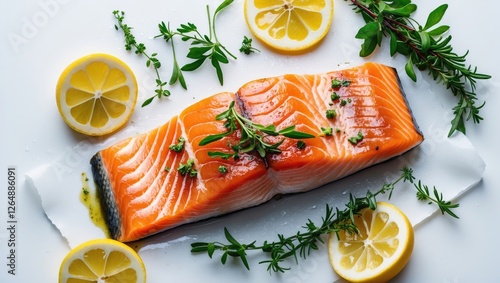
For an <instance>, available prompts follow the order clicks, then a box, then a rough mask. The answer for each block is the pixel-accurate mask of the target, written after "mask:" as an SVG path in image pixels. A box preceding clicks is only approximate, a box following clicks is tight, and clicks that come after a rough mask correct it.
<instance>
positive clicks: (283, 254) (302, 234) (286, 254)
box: [191, 167, 459, 273]
mask: <svg viewBox="0 0 500 283" xmlns="http://www.w3.org/2000/svg"><path fill="white" fill-rule="evenodd" d="M400 171H401V175H400V176H399V177H398V178H397V179H396V180H395V181H393V182H391V183H385V184H384V185H383V186H382V187H381V188H380V189H379V190H378V191H376V192H375V193H372V192H370V191H367V193H366V195H365V196H364V197H355V196H353V195H352V194H351V195H350V196H349V202H348V203H347V204H346V207H345V208H344V209H343V210H340V209H338V208H335V209H333V208H331V207H330V206H329V205H326V212H325V216H324V217H322V219H321V224H320V225H319V226H318V225H316V224H315V223H314V222H312V221H311V220H310V219H309V220H308V222H307V223H306V225H305V226H303V228H304V229H305V230H304V231H299V232H297V233H296V234H294V235H291V236H288V237H286V236H284V235H282V234H278V235H277V237H278V239H277V240H276V241H263V242H262V244H257V241H253V242H251V243H249V244H242V243H240V242H238V241H237V240H236V239H235V238H234V236H233V235H231V233H230V232H229V230H228V229H227V228H224V237H225V238H226V240H227V242H218V241H216V242H210V243H209V242H195V243H192V244H191V252H192V253H207V254H208V256H209V257H210V258H213V256H214V254H215V252H216V251H219V252H221V253H222V255H221V262H222V264H225V263H226V262H227V259H228V257H229V256H230V257H233V258H237V259H239V260H241V262H242V263H243V265H244V266H245V267H246V268H247V269H250V265H249V263H248V259H247V256H248V252H251V251H256V252H258V251H260V252H262V253H263V254H265V255H266V256H267V257H268V259H266V260H263V261H261V262H259V264H266V265H267V270H268V271H270V272H282V273H284V272H285V271H287V270H289V269H290V267H286V266H284V262H285V260H287V259H289V258H291V259H293V260H295V262H296V263H298V258H299V257H301V258H303V259H306V258H307V257H308V256H309V254H310V252H311V251H313V250H318V249H319V244H324V240H323V238H322V235H325V234H329V233H336V234H337V236H338V233H339V232H341V231H346V232H348V233H358V228H357V227H356V226H355V225H354V224H353V223H354V216H355V215H359V212H360V211H361V210H362V209H364V208H368V207H369V208H370V209H376V207H377V199H376V198H377V196H379V195H381V194H386V193H388V194H389V199H390V198H391V196H392V193H393V191H394V189H395V186H396V184H398V183H400V182H409V183H411V184H413V185H414V187H415V188H416V189H417V198H418V199H419V200H426V201H429V203H436V204H437V205H438V206H439V208H440V209H441V212H442V213H443V214H444V213H447V214H449V215H450V216H452V217H455V218H458V216H457V215H456V214H455V213H453V212H452V209H455V208H457V207H458V206H459V204H451V203H450V202H449V201H445V200H443V196H442V194H440V193H439V192H438V191H437V190H436V188H434V193H433V195H432V194H431V193H430V192H429V190H428V188H427V186H424V185H422V183H421V181H418V183H415V177H414V175H413V170H412V169H411V168H408V167H404V168H403V169H401V170H400Z"/></svg>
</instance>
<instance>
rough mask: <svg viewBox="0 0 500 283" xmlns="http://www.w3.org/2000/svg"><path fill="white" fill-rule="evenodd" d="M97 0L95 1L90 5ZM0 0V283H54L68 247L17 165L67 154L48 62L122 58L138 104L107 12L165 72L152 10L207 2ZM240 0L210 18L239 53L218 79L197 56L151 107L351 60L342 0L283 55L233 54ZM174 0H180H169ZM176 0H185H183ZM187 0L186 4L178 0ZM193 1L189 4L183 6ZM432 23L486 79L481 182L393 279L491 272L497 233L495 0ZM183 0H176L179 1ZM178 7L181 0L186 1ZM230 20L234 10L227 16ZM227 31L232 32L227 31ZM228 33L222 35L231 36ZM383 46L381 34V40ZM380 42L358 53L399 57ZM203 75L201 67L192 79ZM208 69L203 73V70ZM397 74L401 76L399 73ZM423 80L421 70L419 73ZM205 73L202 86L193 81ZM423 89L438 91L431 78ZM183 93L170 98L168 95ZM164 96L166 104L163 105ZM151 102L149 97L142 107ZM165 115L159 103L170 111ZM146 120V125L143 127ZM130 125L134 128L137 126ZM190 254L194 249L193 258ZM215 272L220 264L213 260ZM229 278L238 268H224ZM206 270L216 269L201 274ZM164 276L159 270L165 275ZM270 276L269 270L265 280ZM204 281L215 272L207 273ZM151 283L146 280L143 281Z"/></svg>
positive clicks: (352, 18) (437, 222)
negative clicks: (10, 240)
mask: <svg viewBox="0 0 500 283" xmlns="http://www.w3.org/2000/svg"><path fill="white" fill-rule="evenodd" d="M101 2H103V3H101ZM173 2H174V1H128V2H127V3H123V2H121V1H85V2H83V1H74V0H73V1H71V0H64V1H62V0H60V1H57V0H40V1H27V0H23V1H12V2H7V1H2V2H1V3H0V11H2V12H3V15H2V17H1V18H0V36H1V38H0V50H2V55H1V57H0V58H1V61H0V64H1V65H0V68H1V69H0V71H1V72H0V74H1V76H0V109H1V111H0V113H1V114H0V115H1V116H0V117H1V119H0V133H1V134H0V140H1V142H0V145H1V147H0V164H1V165H0V170H2V173H1V175H0V176H2V178H3V179H4V180H5V179H6V175H5V174H6V170H7V168H8V166H15V167H16V168H17V173H18V189H17V206H16V207H17V209H18V210H17V213H16V216H17V219H18V221H19V222H18V230H17V235H16V242H17V245H18V253H17V259H18V262H17V266H16V267H17V268H16V273H17V275H16V276H10V275H8V274H7V267H6V261H7V259H6V257H7V255H8V254H7V244H6V242H5V241H6V240H7V237H8V234H7V231H6V228H3V226H6V225H7V223H6V222H7V216H6V212H7V211H6V208H5V206H6V201H4V199H5V198H6V184H5V183H6V182H5V181H2V182H3V185H1V186H2V189H1V190H0V191H1V192H3V193H2V196H0V200H1V201H0V221H1V222H2V224H0V225H2V226H0V227H1V230H0V258H1V260H0V263H1V264H0V266H1V267H0V281H1V282H13V283H14V282H16V283H17V282H55V281H56V280H57V271H58V268H59V264H60V262H61V260H62V258H63V257H64V256H65V255H66V253H67V252H68V250H69V247H68V245H67V244H66V242H65V240H64V239H63V238H62V237H61V236H60V234H59V233H58V231H57V229H56V228H55V227H54V226H53V225H52V224H51V223H50V221H49V220H48V219H47V218H46V216H45V214H44V212H43V209H42V207H41V205H40V200H39V197H38V195H37V194H36V193H34V192H33V191H29V190H27V186H26V184H25V180H24V177H23V175H24V174H25V173H26V172H28V171H30V170H31V169H33V168H36V167H37V166H39V165H41V164H45V163H48V162H50V161H52V160H53V159H54V158H55V157H57V156H61V155H64V154H68V150H71V148H72V147H73V146H74V145H75V144H76V143H78V142H81V141H83V140H85V137H83V136H81V135H78V134H75V133H74V132H72V131H71V130H69V128H68V127H67V126H66V125H65V124H64V122H63V121H62V119H61V118H60V116H59V113H58V112H57V108H56V104H55V101H54V89H55V84H56V81H57V78H58V76H59V74H60V72H61V71H62V70H63V69H64V68H65V67H66V65H67V64H69V63H70V62H71V61H73V60H74V59H76V58H78V57H80V56H83V55H86V54H89V53H93V52H107V53H110V54H113V55H115V56H118V57H119V58H121V59H123V60H124V61H125V62H127V63H128V64H129V65H130V66H131V68H132V69H133V70H134V71H135V72H136V75H137V79H138V83H139V85H140V98H139V103H141V102H142V101H143V100H144V99H145V98H146V97H149V96H151V95H152V92H153V89H154V82H153V81H152V79H153V77H152V72H151V70H147V69H146V68H145V67H144V60H142V59H143V58H137V57H136V56H135V55H132V54H130V53H128V52H127V51H125V50H124V49H123V36H122V34H121V33H118V32H116V31H115V30H114V27H113V24H114V23H115V22H114V19H113V16H112V15H111V11H113V10H114V9H122V10H124V11H126V12H127V17H126V22H127V23H129V24H130V25H131V26H133V27H134V28H135V30H134V32H135V34H136V37H137V39H138V40H139V41H140V42H144V43H145V44H146V46H148V48H150V49H151V51H158V52H160V54H162V55H163V56H164V57H163V58H166V59H165V62H166V63H165V67H164V71H167V72H169V71H170V61H169V60H170V57H169V56H170V54H169V52H170V50H169V49H167V48H165V45H163V42H161V41H160V40H152V39H151V38H152V36H154V35H156V34H157V30H156V24H157V23H159V22H160V21H162V20H165V21H171V22H172V25H173V26H177V25H178V24H180V23H184V22H187V21H192V22H196V23H197V25H198V26H199V27H200V28H201V27H205V23H206V20H205V19H206V18H205V4H209V5H210V6H211V7H212V10H214V9H215V7H216V6H217V4H218V3H219V1H215V0H211V1H194V0H193V1H175V2H178V3H173ZM242 2H243V1H235V3H233V4H232V6H231V7H230V9H228V10H227V11H225V13H222V14H221V15H220V17H219V22H218V30H220V31H219V39H220V40H221V41H222V42H223V43H225V44H226V45H227V46H228V47H229V48H230V50H232V51H233V52H234V53H235V54H236V55H237V56H238V57H239V58H238V60H237V61H236V62H231V63H230V65H228V66H224V67H223V68H224V75H225V84H224V86H223V87H221V86H218V85H217V83H216V78H215V75H214V74H213V72H212V70H209V66H206V68H205V69H207V71H206V72H200V73H193V74H188V75H187V77H186V79H187V80H188V83H189V84H190V85H189V86H188V87H189V91H188V92H184V91H182V90H180V89H179V88H178V87H173V88H172V91H173V97H172V99H171V100H165V101H162V102H161V103H158V102H155V103H156V105H155V106H154V107H165V109H168V110H172V109H175V107H177V108H179V109H183V108H184V107H185V106H186V105H188V104H190V103H192V102H194V101H196V99H198V98H200V97H204V96H206V95H207V93H210V94H211V93H215V92H217V91H220V90H234V89H236V88H237V87H238V86H240V85H241V84H242V83H244V82H246V81H248V80H250V79H254V78H257V77H262V76H270V75H280V74H283V73H287V72H295V73H317V72H323V71H328V70H331V69H336V68H339V66H340V67H348V66H346V62H349V63H350V64H352V65H356V64H358V63H362V62H363V60H362V59H360V58H359V57H357V52H358V49H357V48H359V45H360V44H361V42H360V41H358V40H355V39H354V35H355V32H356V31H357V29H358V28H359V27H360V25H361V24H362V21H361V19H360V18H359V15H355V14H354V13H352V11H351V10H350V7H349V6H348V5H347V2H345V1H338V0H336V1H335V5H336V11H335V19H334V23H333V26H332V29H331V31H330V34H329V35H328V37H327V39H326V40H325V42H323V44H322V45H321V46H320V48H318V49H317V50H315V52H314V53H312V54H308V55H304V56H299V57H287V56H279V55H277V54H274V53H272V52H270V51H268V50H266V49H265V48H264V47H262V46H261V45H260V44H258V43H255V46H256V47H259V48H260V49H262V51H263V52H262V53H261V54H257V55H256V56H252V57H245V56H244V55H242V54H239V52H237V50H238V48H239V45H240V42H241V38H242V36H243V34H242V33H241V32H243V33H244V34H247V35H249V32H247V31H246V27H245V25H244V22H243V19H242V14H240V15H241V17H240V16H238V17H234V13H241V6H242ZM430 2H431V1H418V2H416V4H418V6H419V12H417V13H416V14H415V17H416V18H417V19H419V20H420V21H421V22H422V23H423V22H424V21H425V16H426V15H427V14H428V12H429V11H431V10H432V9H433V8H434V7H437V6H438V5H439V4H441V3H445V2H444V1H432V3H430ZM181 3H182V4H181ZM184 3H186V4H184ZM188 3H190V4H188ZM193 3H195V4H193ZM449 4H450V7H449V9H448V11H447V14H446V15H445V18H444V20H443V23H446V24H449V25H450V26H451V34H452V35H453V40H452V45H453V46H454V47H455V51H456V52H457V53H459V54H462V53H464V52H465V51H466V50H470V54H469V55H468V57H467V58H468V62H469V63H471V64H473V65H477V66H478V67H479V71H480V72H484V73H488V74H491V75H492V76H493V78H492V79H491V80H489V81H487V82H480V83H479V86H478V91H480V92H481V94H480V98H481V99H484V100H486V101H487V104H486V106H485V107H484V108H483V109H482V114H483V117H484V118H485V120H484V121H483V122H481V124H479V125H472V124H469V125H468V134H467V136H468V137H469V139H470V140H471V142H472V143H473V144H474V146H475V147H476V149H477V150H478V152H479V154H480V155H481V157H482V158H483V159H484V161H485V163H486V171H485V173H484V177H483V181H482V182H480V183H479V184H478V185H477V186H475V187H474V188H473V189H471V190H470V191H468V192H467V193H465V194H464V195H462V196H461V197H460V198H459V200H458V201H459V202H460V209H459V210H458V211H457V212H458V214H459V215H460V217H461V219H460V220H453V219H451V218H449V217H441V216H440V215H435V216H433V217H431V218H430V219H429V220H428V221H426V223H424V225H420V226H419V227H418V228H417V229H416V243H415V249H414V252H413V255H412V258H411V260H410V262H409V264H408V266H407V267H406V268H405V269H404V270H403V272H402V273H401V274H400V275H399V276H398V277H397V278H396V279H395V280H394V281H395V282H443V283H445V282H446V283H447V282H450V283H451V282H453V283H458V282H498V281H499V280H500V275H499V272H498V268H497V266H498V264H496V263H495V262H497V255H498V253H499V252H500V243H499V242H498V240H497V239H498V235H496V234H495V233H494V232H493V231H496V225H497V224H498V220H497V219H496V216H497V215H498V212H497V208H496V205H495V204H496V203H497V200H499V199H500V193H499V191H498V188H497V184H499V183H500V177H499V176H500V175H498V173H497V170H498V168H500V161H499V157H500V153H499V150H498V148H497V147H496V145H497V143H498V142H497V140H498V138H500V134H498V131H497V128H498V127H497V126H495V125H496V123H497V121H498V120H499V119H500V114H499V111H498V110H497V109H498V107H499V106H500V101H499V98H498V93H499V91H500V84H499V79H498V75H500V73H499V71H498V62H499V60H498V58H497V56H496V53H497V51H498V47H500V41H499V39H498V36H497V34H498V31H496V29H495V28H494V27H493V23H494V19H495V17H497V15H496V11H497V10H498V8H499V7H498V4H497V3H496V2H495V1H493V0H488V1H486V0H484V1H475V2H474V4H472V2H470V1H465V0H455V1H451V2H450V3H449ZM186 6H187V7H186ZM188 7H189V8H188ZM235 19H236V20H235ZM235 34H236V35H237V36H236V39H235V38H234V35H235ZM232 36H233V37H232ZM384 44H385V45H387V42H386V41H385V42H384ZM387 53H388V52H387V49H385V48H383V49H382V50H379V51H378V52H377V55H376V56H374V57H371V58H369V60H373V61H378V62H381V63H385V64H390V65H394V66H397V67H401V63H402V62H403V61H402V58H396V59H392V58H389V57H388V56H387ZM254 64H261V66H262V71H261V72H260V71H259V72H258V73H256V74H248V73H247V72H246V67H248V66H250V67H252V66H254ZM202 76H203V77H202ZM205 76H213V78H210V77H208V79H207V77H205ZM402 79H403V80H408V79H407V78H406V77H405V76H404V75H402ZM422 79H423V80H425V81H428V82H429V83H430V84H431V85H434V83H433V82H432V80H429V79H427V78H426V77H425V76H424V77H423V78H422ZM205 80H207V81H211V82H213V83H212V84H211V85H208V86H207V85H204V84H201V83H200V84H197V82H204V81H205ZM431 90H433V91H435V92H436V93H437V94H439V95H441V94H443V93H444V94H445V95H448V93H447V92H445V91H443V90H442V89H440V88H439V87H437V86H436V87H432V88H431ZM177 94H178V95H184V96H189V98H190V99H186V97H184V98H183V99H180V98H178V97H176V95H177ZM436 103H443V105H444V107H445V108H446V109H449V108H451V106H452V105H454V103H453V101H452V99H441V98H439V97H438V96H436ZM172 105H175V107H174V106H172ZM150 107H151V106H150ZM147 111H148V110H147V109H141V108H140V107H137V109H136V112H135V114H134V116H133V117H132V120H133V121H139V122H140V121H141V119H145V118H144V117H147V116H148V113H147ZM173 114H176V113H172V114H170V113H168V114H166V115H167V117H168V115H173ZM145 130H146V129H145ZM137 131H141V132H142V131H144V130H143V129H137ZM194 260H195V259H194ZM190 264H191V263H189V262H186V263H185V266H183V269H185V270H186V273H189V272H195V270H193V269H194V268H195V267H192V266H191V265H190ZM221 270H224V269H221ZM233 273H234V274H235V275H238V277H239V278H238V280H240V281H241V280H243V279H241V277H240V276H242V274H245V273H241V272H234V271H233ZM211 277H212V278H213V280H216V278H217V275H216V274H212V275H211ZM169 279H171V280H169ZM165 280H166V281H165V282H168V281H174V282H185V281H183V279H182V278H165ZM273 280H276V278H273ZM214 282H215V281H214ZM153 283H154V282H153Z"/></svg>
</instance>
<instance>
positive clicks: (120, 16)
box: [113, 10, 170, 107]
mask: <svg viewBox="0 0 500 283" xmlns="http://www.w3.org/2000/svg"><path fill="white" fill-rule="evenodd" d="M113 15H114V16H115V18H116V20H117V22H118V25H115V29H116V30H120V29H121V30H122V31H123V35H124V37H125V49H126V50H132V49H135V51H134V52H135V54H138V55H143V56H145V57H146V58H147V60H146V66H147V67H148V68H149V67H150V66H152V67H153V68H154V70H155V73H156V79H155V82H156V90H155V93H156V94H155V95H154V96H152V97H150V98H148V99H146V100H145V101H144V102H143V103H142V107H144V106H146V105H148V104H150V103H151V102H152V101H153V99H154V98H155V97H158V98H162V97H164V96H170V91H169V90H168V89H166V88H165V86H166V85H167V82H164V81H163V80H162V79H161V77H160V72H159V69H160V67H161V63H160V60H158V58H157V56H158V53H151V54H149V53H146V45H144V43H139V42H137V40H136V39H135V36H134V35H133V34H132V29H133V28H132V27H130V26H129V25H127V24H125V23H124V22H123V20H124V19H125V12H124V11H118V10H114V11H113Z"/></svg>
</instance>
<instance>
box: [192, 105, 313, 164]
mask: <svg viewBox="0 0 500 283" xmlns="http://www.w3.org/2000/svg"><path fill="white" fill-rule="evenodd" d="M215 119H216V120H217V121H221V120H226V121H225V122H224V127H226V129H227V131H226V132H223V133H220V134H214V135H209V136H207V137H205V138H204V139H203V140H201V141H200V143H199V145H200V146H204V145H207V144H209V143H212V142H215V141H218V140H220V139H222V138H224V137H226V136H230V135H232V134H233V133H234V132H235V131H236V130H237V129H241V137H240V141H239V142H238V143H237V144H236V145H233V146H231V149H232V150H233V152H232V153H226V152H218V151H217V152H208V154H209V156H211V157H222V158H224V159H228V158H235V159H237V158H239V157H240V154H242V153H248V152H251V151H254V150H255V151H257V152H258V154H259V155H260V157H262V158H264V157H265V156H266V154H267V153H280V152H281V150H280V149H279V148H278V147H279V146H280V145H281V144H282V143H283V141H284V138H282V139H281V140H280V141H278V142H276V143H270V142H268V141H267V140H266V137H268V136H283V137H287V138H292V139H308V138H314V135H311V134H308V133H303V132H299V131H295V126H294V125H293V126H289V127H286V128H284V129H282V130H279V131H277V130H276V127H275V126H274V125H272V124H271V125H268V126H263V125H260V124H257V123H254V122H252V121H251V120H249V119H247V118H245V117H244V116H243V115H241V114H240V113H238V112H237V111H236V109H235V108H234V101H231V103H230V104H229V108H228V109H227V110H226V111H224V112H222V113H220V114H218V115H217V116H216V117H215Z"/></svg>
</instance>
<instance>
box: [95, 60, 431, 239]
mask: <svg viewBox="0 0 500 283" xmlns="http://www.w3.org/2000/svg"><path fill="white" fill-rule="evenodd" d="M233 101H234V102H235V103H234V104H235V105H236V106H235V107H236V110H237V111H238V113H240V114H241V115H242V116H244V117H246V118H248V119H249V120H251V121H252V122H254V123H258V124H261V125H271V124H272V125H274V126H275V127H276V129H277V130H280V129H284V128H286V127H288V126H291V125H295V130H297V131H301V132H305V133H309V134H313V135H314V136H315V137H314V138H311V139H307V140H303V141H304V142H305V147H299V146H297V144H298V143H297V140H294V139H290V138H285V140H284V141H283V143H282V144H281V145H280V146H279V149H280V150H281V153H279V154H268V155H266V156H265V157H264V158H263V157H261V156H259V155H258V154H257V153H255V152H248V153H241V154H240V155H239V158H236V159H234V158H227V159H224V158H220V157H215V158H214V157H210V156H209V154H208V153H209V152H231V147H230V145H234V144H237V143H238V141H239V138H240V137H241V132H240V129H237V130H236V131H234V132H233V133H232V134H230V135H228V136H225V137H223V138H222V139H220V140H217V141H215V142H212V143H209V144H206V145H203V146H200V141H201V140H203V139H204V138H206V137H207V136H211V135H214V134H220V133H224V132H227V128H226V127H225V124H224V122H225V121H223V120H216V116H217V115H218V114H220V113H222V112H223V111H225V110H227V109H228V106H229V105H230V104H231V103H232V102H233ZM327 110H330V115H329V117H327V115H326V112H327ZM331 110H334V112H335V113H334V114H335V115H333V116H332V115H331V114H332V112H333V111H331ZM328 131H330V133H328V134H325V132H328ZM181 137H182V138H183V139H184V146H183V147H182V149H181V150H180V151H175V150H172V149H170V148H169V147H170V145H173V144H178V143H179V138H181ZM422 141H423V135H422V133H421V132H420V130H419V128H418V126H417V124H416V122H415V120H414V118H413V115H412V113H411V110H410V108H409V106H408V103H407V101H406V98H405V95H404V92H403V89H402V87H401V84H400V81H399V77H398V75H397V72H396V70H395V69H393V68H391V67H388V66H385V65H380V64H377V63H366V64H364V65H362V66H358V67H354V68H351V69H346V70H340V71H332V72H328V73H322V74H316V75H293V74H289V75H283V76H280V77H272V78H265V79H259V80H255V81H251V82H248V83H247V84H245V85H243V86H242V87H241V88H240V89H239V90H238V91H237V92H236V93H230V92H224V93H219V94H215V95H213V96H211V97H208V98H206V99H204V100H201V101H199V102H197V103H195V104H194V105H192V106H190V107H188V108H186V109H185V110H184V111H182V112H181V113H180V114H179V115H178V116H174V117H173V118H172V119H171V120H170V121H168V122H167V123H165V124H164V125H162V126H160V127H158V128H156V129H154V130H152V131H150V132H147V133H144V134H141V135H138V136H135V137H131V138H128V139H126V140H123V141H121V142H118V143H116V144H114V145H112V146H110V147H108V148H106V149H104V150H101V151H99V152H97V153H96V154H95V156H93V157H92V159H91V161H90V162H91V165H92V172H93V176H94V180H95V182H96V184H97V192H98V196H99V198H100V201H101V205H102V209H103V212H104V218H105V221H106V224H107V226H108V228H109V232H110V236H111V237H112V238H114V239H117V240H119V241H123V242H129V241H134V240H138V239H141V238H144V237H147V236H150V235H152V234H155V233H158V232H161V231H164V230H167V229H170V228H173V227H176V226H179V225H181V224H185V223H189V222H194V221H198V220H201V219H206V218H209V217H213V216H218V215H222V214H225V213H228V212H232V211H236V210H239V209H243V208H247V207H251V206H255V205H258V204H261V203H263V202H266V201H268V200H269V199H271V198H272V197H273V196H275V195H277V194H289V193H297V192H305V191H308V190H311V189H314V188H317V187H320V186H321V185H324V184H326V183H329V182H332V181H335V180H337V179H340V178H343V177H345V176H347V175H350V174H353V173H355V172H357V171H359V170H361V169H364V168H367V167H369V166H372V165H374V164H377V163H380V162H383V161H385V160H388V159H390V158H393V157H396V156H398V155H401V154H403V153H405V152H406V151H408V150H410V149H412V148H414V147H415V146H417V145H418V144H420V143H421V142H422ZM188 164H191V167H189V168H190V169H189V170H188V171H187V172H181V171H182V170H178V169H179V167H181V168H182V167H185V166H186V165H188ZM221 166H222V167H221ZM219 168H226V169H227V172H221V171H219ZM183 173H184V174H183Z"/></svg>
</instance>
